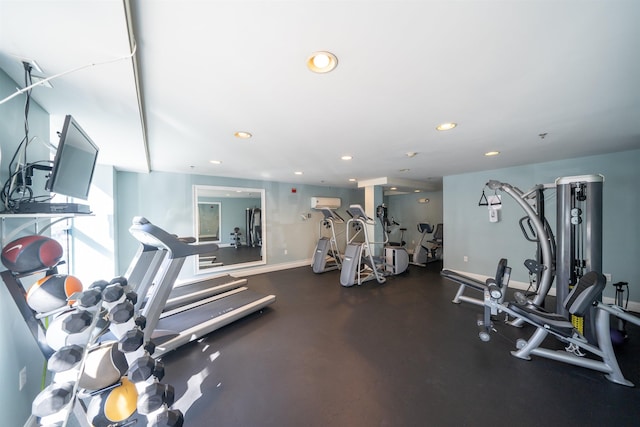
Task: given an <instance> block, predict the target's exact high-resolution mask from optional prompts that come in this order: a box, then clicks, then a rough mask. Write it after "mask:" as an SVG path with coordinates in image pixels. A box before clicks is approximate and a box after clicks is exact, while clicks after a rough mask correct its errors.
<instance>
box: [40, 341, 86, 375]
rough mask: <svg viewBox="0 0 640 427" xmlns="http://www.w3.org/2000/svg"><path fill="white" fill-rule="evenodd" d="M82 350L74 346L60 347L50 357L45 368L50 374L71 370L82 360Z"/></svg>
mask: <svg viewBox="0 0 640 427" xmlns="http://www.w3.org/2000/svg"><path fill="white" fill-rule="evenodd" d="M83 354H84V349H83V348H82V347H80V346H79V345H76V344H71V345H67V346H64V347H62V348H61V349H60V350H58V351H56V352H55V353H53V354H52V355H51V357H50V358H49V361H48V362H47V368H48V369H49V370H50V371H51V372H64V371H68V370H69V369H71V368H73V367H74V366H76V365H77V364H78V362H80V361H81V360H82V356H83Z"/></svg>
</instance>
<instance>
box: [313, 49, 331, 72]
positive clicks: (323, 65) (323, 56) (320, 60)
mask: <svg viewBox="0 0 640 427" xmlns="http://www.w3.org/2000/svg"><path fill="white" fill-rule="evenodd" d="M337 65H338V58H336V56H335V55H334V54H333V53H331V52H326V51H320V52H314V53H313V54H312V55H311V56H310V57H309V58H307V68H309V69H310V70H311V71H313V72H314V73H320V74H322V73H328V72H329V71H332V70H333V69H334V68H336V66H337Z"/></svg>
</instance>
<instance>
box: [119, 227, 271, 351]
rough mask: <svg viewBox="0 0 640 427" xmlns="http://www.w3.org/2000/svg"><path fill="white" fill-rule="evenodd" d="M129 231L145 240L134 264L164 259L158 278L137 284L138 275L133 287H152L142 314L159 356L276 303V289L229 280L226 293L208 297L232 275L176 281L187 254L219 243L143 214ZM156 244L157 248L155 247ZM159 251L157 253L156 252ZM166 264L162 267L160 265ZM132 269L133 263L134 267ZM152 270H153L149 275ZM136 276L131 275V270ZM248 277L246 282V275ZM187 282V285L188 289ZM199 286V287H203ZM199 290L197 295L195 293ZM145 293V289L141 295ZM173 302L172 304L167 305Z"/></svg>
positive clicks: (207, 251)
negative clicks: (196, 240) (180, 233)
mask: <svg viewBox="0 0 640 427" xmlns="http://www.w3.org/2000/svg"><path fill="white" fill-rule="evenodd" d="M129 232H130V233H131V234H132V235H133V236H134V237H135V238H136V239H137V240H138V241H139V242H140V243H141V244H142V249H141V253H142V254H144V256H143V257H142V258H143V260H140V259H139V260H138V262H137V263H135V264H136V266H135V268H134V270H135V271H141V270H142V266H138V265H137V264H138V263H140V264H147V263H149V261H150V260H151V264H152V267H154V268H155V262H157V260H158V259H160V258H162V259H163V260H164V261H162V262H159V263H158V264H159V265H158V269H157V271H156V273H157V276H156V278H157V282H156V283H155V284H154V285H153V286H151V281H149V280H147V282H145V283H142V284H141V285H140V284H139V283H138V284H136V283H135V281H136V280H137V278H136V276H135V275H134V283H133V287H134V289H135V287H136V286H138V285H140V286H138V287H139V288H144V287H147V289H148V291H149V295H148V297H147V298H146V299H145V298H139V299H144V300H145V302H144V304H143V305H142V306H141V310H140V314H142V315H143V316H145V317H146V319H147V326H146V328H145V330H144V334H145V341H147V340H150V339H152V340H153V342H154V343H155V344H156V351H155V353H154V356H159V355H162V354H164V353H166V352H169V351H171V350H174V349H176V348H178V347H180V346H181V345H183V344H186V343H188V342H191V341H194V340H196V339H198V338H200V337H202V336H204V335H206V334H208V333H210V332H213V331H215V330H217V329H219V328H221V327H223V326H225V325H228V324H229V323H231V322H234V321H235V320H238V319H240V318H242V317H245V316H247V315H249V314H251V313H253V312H255V311H258V310H261V309H262V308H264V307H266V306H267V305H269V304H272V303H273V302H274V301H275V300H276V297H275V295H263V294H260V293H257V292H254V291H251V290H249V289H248V288H246V287H245V286H240V287H238V285H235V284H232V285H228V286H229V287H232V288H233V289H230V290H227V291H225V292H222V293H216V294H210V293H209V295H208V296H206V297H204V298H203V296H205V294H206V293H207V292H208V291H207V289H209V288H211V287H212V285H213V287H215V282H220V283H221V285H222V286H227V285H225V283H226V281H228V280H229V278H230V277H231V276H224V277H218V278H213V279H209V280H205V281H201V282H194V283H191V284H187V285H183V286H178V287H176V288H174V287H173V285H174V283H175V280H176V278H177V277H178V274H179V273H180V270H181V269H182V266H183V264H184V261H185V259H186V258H187V257H189V256H192V255H201V254H210V253H211V252H212V251H214V250H215V249H217V245H215V244H213V243H208V244H202V245H198V244H190V243H186V242H185V241H184V240H182V239H180V238H178V237H176V236H174V235H172V234H169V233H167V232H166V231H164V230H163V229H161V228H160V227H157V226H155V225H153V224H152V223H151V222H150V221H149V220H147V219H146V218H143V217H136V218H134V220H133V224H132V225H131V228H130V229H129ZM153 248H155V250H156V251H157V252H156V253H153ZM152 253H153V255H151V254H152ZM160 265H162V268H160ZM136 269H137V270H136ZM130 270H131V269H130ZM147 276H148V275H147ZM130 277H131V276H130ZM239 280H244V281H245V283H246V279H239ZM183 288H184V289H183ZM198 292H199V293H198ZM194 293H195V294H197V295H199V296H198V297H197V298H192V295H193V294H194ZM141 295H143V294H139V295H138V296H139V297H141ZM167 304H168V305H167Z"/></svg>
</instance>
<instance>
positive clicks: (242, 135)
mask: <svg viewBox="0 0 640 427" xmlns="http://www.w3.org/2000/svg"><path fill="white" fill-rule="evenodd" d="M233 136H235V137H236V138H241V139H249V138H251V137H252V136H253V135H251V133H250V132H245V131H238V132H236V133H234V134H233Z"/></svg>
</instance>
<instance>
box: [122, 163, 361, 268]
mask: <svg viewBox="0 0 640 427" xmlns="http://www.w3.org/2000/svg"><path fill="white" fill-rule="evenodd" d="M193 185H216V186H225V187H245V188H264V189H265V190H266V200H265V204H266V206H264V207H262V209H263V213H264V214H265V218H266V230H264V231H263V239H266V248H267V254H266V257H267V264H268V265H275V264H287V263H296V262H301V261H303V260H308V259H310V258H311V256H312V253H313V249H314V248H315V244H316V241H317V239H318V222H319V221H320V219H321V218H322V214H321V213H320V212H315V211H313V210H312V209H311V207H310V206H311V197H314V196H318V197H339V198H341V199H342V208H341V209H339V210H338V212H339V213H340V214H341V215H342V216H345V217H346V216H347V215H346V213H345V209H346V207H348V206H349V204H351V203H360V204H363V203H364V192H363V191H362V190H357V189H345V188H334V187H322V186H312V185H300V184H290V183H278V182H270V181H255V180H242V179H233V178H221V177H211V176H204V175H183V174H173V173H164V172H152V173H149V174H139V173H134V172H118V173H117V178H116V194H117V198H116V216H117V218H118V226H117V230H116V241H117V242H118V244H117V251H116V253H117V254H118V270H119V272H120V274H123V273H124V272H125V271H126V269H127V267H128V266H129V264H130V263H131V260H132V259H133V257H134V255H135V253H136V250H137V248H138V243H137V242H136V241H135V239H134V238H133V237H132V236H131V235H130V233H129V231H128V230H129V227H130V225H131V219H132V218H133V217H135V216H144V217H146V218H147V219H148V220H149V221H151V222H152V223H153V224H155V225H157V226H159V227H161V228H163V229H165V230H166V231H168V232H170V233H173V234H177V235H179V236H191V235H193V233H194V229H193V200H192V199H193V191H192V187H193ZM294 189H295V192H294V191H293V190H294ZM308 214H311V218H307V215H308ZM239 226H242V224H240V225H239ZM222 231H223V236H224V232H225V230H224V229H223V230H222ZM285 252H286V253H285ZM194 270H195V266H194V265H193V260H188V262H186V263H185V266H184V267H183V269H182V272H181V274H180V276H179V279H180V280H186V279H188V278H190V277H192V276H193V272H194Z"/></svg>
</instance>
